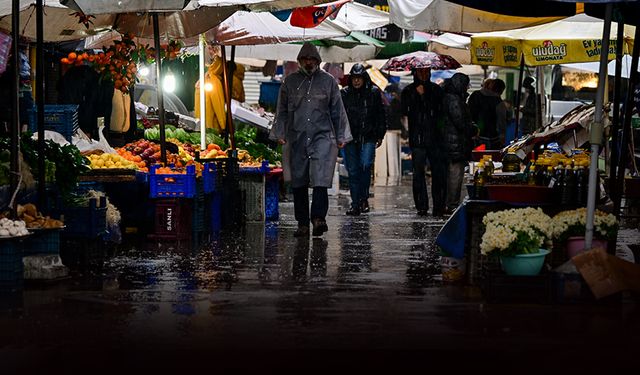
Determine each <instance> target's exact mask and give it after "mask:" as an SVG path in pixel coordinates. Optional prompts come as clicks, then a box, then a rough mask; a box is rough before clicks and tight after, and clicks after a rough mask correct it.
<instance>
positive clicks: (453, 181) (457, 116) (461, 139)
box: [442, 73, 475, 211]
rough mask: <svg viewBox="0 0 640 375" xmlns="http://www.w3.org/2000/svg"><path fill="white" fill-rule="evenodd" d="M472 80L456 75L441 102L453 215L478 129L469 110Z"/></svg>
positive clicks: (450, 207)
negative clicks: (476, 129)
mask: <svg viewBox="0 0 640 375" xmlns="http://www.w3.org/2000/svg"><path fill="white" fill-rule="evenodd" d="M468 87H469V76H467V75H466V74H463V73H456V74H454V75H453V76H452V77H451V78H450V79H448V80H447V82H445V88H444V91H445V95H444V99H443V101H442V107H443V111H444V129H443V131H444V145H445V147H446V153H447V156H448V158H449V166H448V171H447V172H448V180H447V210H448V211H453V210H455V209H456V208H457V207H458V204H459V203H460V193H461V190H462V180H463V178H464V167H465V165H466V164H467V161H468V160H469V159H470V158H471V149H472V140H471V138H472V136H473V135H474V134H472V132H473V131H474V129H475V127H474V126H473V123H472V122H471V115H470V114H469V109H468V108H467V103H466V98H467V88H468Z"/></svg>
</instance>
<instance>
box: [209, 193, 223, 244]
mask: <svg viewBox="0 0 640 375" xmlns="http://www.w3.org/2000/svg"><path fill="white" fill-rule="evenodd" d="M209 219H210V224H211V227H210V229H211V233H212V234H214V235H215V234H218V233H220V230H221V229H222V193H220V192H214V193H213V194H212V195H211V197H210V198H209Z"/></svg>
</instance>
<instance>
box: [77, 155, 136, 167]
mask: <svg viewBox="0 0 640 375" xmlns="http://www.w3.org/2000/svg"><path fill="white" fill-rule="evenodd" d="M87 159H89V161H90V162H91V164H90V167H91V169H136V168H138V166H137V165H136V164H135V163H134V162H132V161H129V160H127V159H125V158H123V157H122V156H120V155H118V154H106V153H105V154H102V155H97V154H92V155H89V156H87Z"/></svg>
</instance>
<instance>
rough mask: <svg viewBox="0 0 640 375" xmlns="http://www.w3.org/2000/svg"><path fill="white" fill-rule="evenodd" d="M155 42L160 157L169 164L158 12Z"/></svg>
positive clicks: (163, 162) (152, 15) (154, 14)
mask: <svg viewBox="0 0 640 375" xmlns="http://www.w3.org/2000/svg"><path fill="white" fill-rule="evenodd" d="M151 18H152V20H153V43H154V45H155V49H156V93H157V95H158V112H160V113H158V122H159V123H160V158H161V160H162V164H164V165H166V164H167V139H166V133H165V127H164V125H165V124H164V97H163V95H162V61H161V60H160V48H161V47H160V26H159V22H158V13H155V12H154V13H152V14H151Z"/></svg>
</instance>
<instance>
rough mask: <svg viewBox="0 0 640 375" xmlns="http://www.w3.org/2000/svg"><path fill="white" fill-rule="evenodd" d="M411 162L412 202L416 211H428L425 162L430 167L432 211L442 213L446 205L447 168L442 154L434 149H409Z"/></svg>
mask: <svg viewBox="0 0 640 375" xmlns="http://www.w3.org/2000/svg"><path fill="white" fill-rule="evenodd" d="M411 160H412V162H413V201H414V203H415V204H416V209H417V210H418V211H423V210H424V211H426V210H428V209H429V193H428V192H427V180H426V176H425V167H426V164H427V160H429V165H430V166H431V194H432V198H433V209H434V211H443V210H444V209H445V207H446V203H447V168H448V163H447V160H446V158H445V157H444V156H443V153H439V152H438V151H436V150H435V149H434V148H426V147H414V148H412V149H411Z"/></svg>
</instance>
